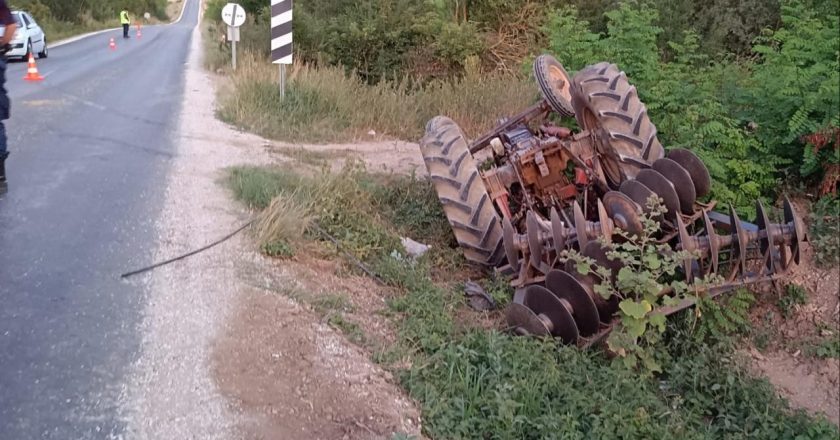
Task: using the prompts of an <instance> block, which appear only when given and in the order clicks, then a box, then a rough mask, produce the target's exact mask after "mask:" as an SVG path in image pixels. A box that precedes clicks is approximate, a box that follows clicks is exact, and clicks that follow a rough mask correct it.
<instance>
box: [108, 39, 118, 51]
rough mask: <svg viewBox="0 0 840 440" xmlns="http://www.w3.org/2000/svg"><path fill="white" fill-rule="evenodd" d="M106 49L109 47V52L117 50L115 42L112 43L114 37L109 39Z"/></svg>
mask: <svg viewBox="0 0 840 440" xmlns="http://www.w3.org/2000/svg"><path fill="white" fill-rule="evenodd" d="M108 47H110V48H111V50H117V42H116V41H114V37H111V42H110V43H108Z"/></svg>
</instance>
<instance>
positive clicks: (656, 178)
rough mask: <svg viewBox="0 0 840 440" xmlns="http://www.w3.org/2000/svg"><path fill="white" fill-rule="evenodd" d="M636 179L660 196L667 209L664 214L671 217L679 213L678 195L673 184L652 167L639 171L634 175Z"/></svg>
mask: <svg viewBox="0 0 840 440" xmlns="http://www.w3.org/2000/svg"><path fill="white" fill-rule="evenodd" d="M636 180H638V181H639V182H641V183H642V185H644V186H646V187H648V189H650V190H651V191H653V192H654V194H656V195H658V196H659V197H661V198H662V200H663V201H664V203H665V208H667V209H668V212H667V213H666V214H665V216H666V217H667V218H669V219H673V218H675V217H676V216H677V215H679V212H680V197H679V195H677V191H676V190H675V189H674V184H673V183H671V181H670V180H668V179H666V178H665V176H663V175H662V174H660V173H659V172H658V171H656V170H653V169H644V170H641V171H639V174H638V175H636Z"/></svg>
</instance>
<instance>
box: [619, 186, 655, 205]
mask: <svg viewBox="0 0 840 440" xmlns="http://www.w3.org/2000/svg"><path fill="white" fill-rule="evenodd" d="M619 191H621V193H622V194H624V195H626V196H627V197H630V199H631V200H633V201H634V202H636V203H637V204H638V205H639V206H640V207H641V208H642V212H650V210H649V209H648V206H647V203H648V200H649V199H650V198H651V196H655V195H656V194H654V193H653V191H651V190H650V188H648V187H646V186H645V185H644V184H642V182H639V181H638V180H625V181H624V183H622V184H621V188H619Z"/></svg>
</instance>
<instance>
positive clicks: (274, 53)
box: [271, 0, 292, 64]
mask: <svg viewBox="0 0 840 440" xmlns="http://www.w3.org/2000/svg"><path fill="white" fill-rule="evenodd" d="M271 62H273V63H274V64H292V0H271Z"/></svg>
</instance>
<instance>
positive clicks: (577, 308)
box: [545, 270, 601, 337]
mask: <svg viewBox="0 0 840 440" xmlns="http://www.w3.org/2000/svg"><path fill="white" fill-rule="evenodd" d="M545 285H546V287H547V288H548V290H550V291H551V292H552V293H554V294H555V295H556V296H557V297H558V298H560V299H561V300H566V301H568V302H569V304H571V306H572V309H573V310H574V313H573V317H574V320H575V324H577V327H578V330H579V331H580V336H583V337H587V336H590V335H594V334H595V333H597V332H598V328H599V323H600V321H601V319H600V317H599V316H598V309H596V308H595V303H594V302H592V298H590V297H589V294H588V293H587V292H586V289H584V288H583V286H582V285H581V284H580V283H579V282H578V280H576V279H575V278H574V277H572V276H571V275H569V274H568V273H566V272H564V271H562V270H552V271H550V272H548V275H546V279H545Z"/></svg>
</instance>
